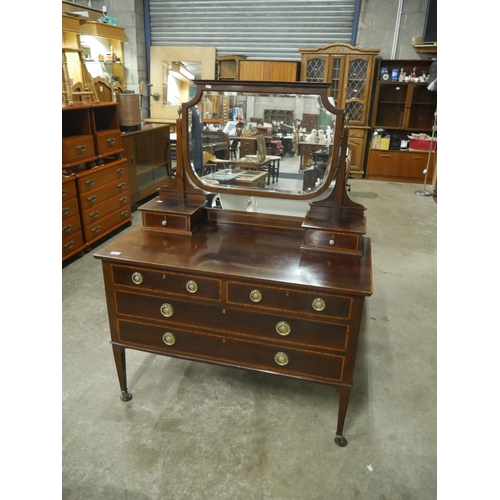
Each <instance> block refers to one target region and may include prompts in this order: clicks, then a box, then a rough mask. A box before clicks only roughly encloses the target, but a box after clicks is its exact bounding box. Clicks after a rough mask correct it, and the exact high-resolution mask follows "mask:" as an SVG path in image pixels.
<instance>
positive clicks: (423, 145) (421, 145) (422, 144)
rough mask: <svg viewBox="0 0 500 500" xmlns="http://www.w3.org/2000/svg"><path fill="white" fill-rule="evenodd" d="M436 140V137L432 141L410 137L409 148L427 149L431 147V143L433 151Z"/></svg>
mask: <svg viewBox="0 0 500 500" xmlns="http://www.w3.org/2000/svg"><path fill="white" fill-rule="evenodd" d="M436 141H437V139H434V140H433V141H431V140H430V139H410V145H409V148H410V150H416V151H429V150H430V149H431V143H432V151H435V150H436Z"/></svg>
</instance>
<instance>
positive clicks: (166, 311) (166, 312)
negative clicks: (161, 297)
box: [160, 304, 174, 318]
mask: <svg viewBox="0 0 500 500" xmlns="http://www.w3.org/2000/svg"><path fill="white" fill-rule="evenodd" d="M160 312H161V313H162V315H163V316H165V318H170V317H171V316H173V314H174V308H173V307H172V306H171V305H170V304H162V305H161V306H160Z"/></svg>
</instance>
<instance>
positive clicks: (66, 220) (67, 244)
mask: <svg viewBox="0 0 500 500" xmlns="http://www.w3.org/2000/svg"><path fill="white" fill-rule="evenodd" d="M84 248H85V244H84V242H83V234H82V226H81V223H80V210H79V207H78V197H77V192H76V176H71V177H63V178H62V260H63V262H64V261H65V260H66V259H69V258H70V257H72V256H73V255H75V254H77V253H79V252H81V251H82V250H83V249H84Z"/></svg>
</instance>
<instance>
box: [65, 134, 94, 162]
mask: <svg viewBox="0 0 500 500" xmlns="http://www.w3.org/2000/svg"><path fill="white" fill-rule="evenodd" d="M93 156H95V149H94V137H93V136H92V135H74V136H71V137H66V138H64V139H63V140H62V162H63V163H75V162H82V161H85V160H86V159H88V158H92V157H93Z"/></svg>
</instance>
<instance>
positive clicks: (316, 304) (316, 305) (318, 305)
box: [312, 299, 326, 311]
mask: <svg viewBox="0 0 500 500" xmlns="http://www.w3.org/2000/svg"><path fill="white" fill-rule="evenodd" d="M312 306H313V309H314V310H315V311H322V310H323V309H324V308H325V307H326V303H325V301H324V300H323V299H314V300H313V303H312Z"/></svg>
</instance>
